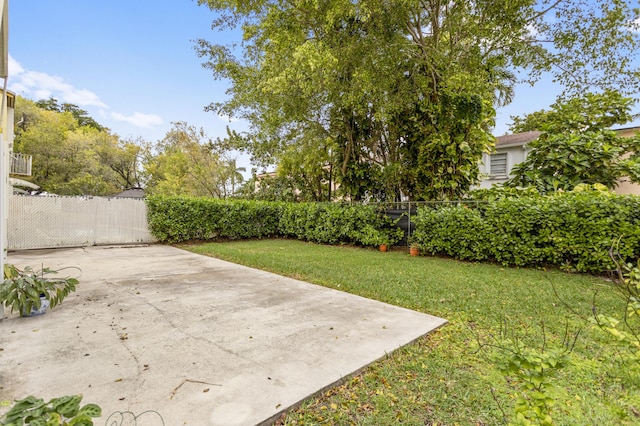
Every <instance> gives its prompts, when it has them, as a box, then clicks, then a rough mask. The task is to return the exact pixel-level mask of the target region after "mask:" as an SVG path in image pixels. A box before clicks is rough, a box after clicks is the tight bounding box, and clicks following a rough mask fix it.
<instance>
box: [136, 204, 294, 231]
mask: <svg viewBox="0 0 640 426" xmlns="http://www.w3.org/2000/svg"><path fill="white" fill-rule="evenodd" d="M146 202H147V208H148V220H149V230H150V231H151V233H152V234H153V235H154V236H155V237H156V238H158V239H159V240H160V241H166V242H170V243H175V242H180V241H187V240H210V239H241V238H264V237H268V236H275V235H278V223H279V217H280V215H281V212H282V204H280V203H274V202H259V201H245V200H234V201H229V200H220V199H215V198H204V197H201V198H194V197H167V196H161V195H154V196H150V197H147V199H146Z"/></svg>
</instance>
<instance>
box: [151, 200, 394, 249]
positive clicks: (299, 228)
mask: <svg viewBox="0 0 640 426" xmlns="http://www.w3.org/2000/svg"><path fill="white" fill-rule="evenodd" d="M147 207H148V216H149V229H150V230H151V233H152V234H153V235H154V236H155V237H156V238H158V239H159V240H160V241H167V242H170V243H175V242H180V241H187V240H212V239H214V240H215V239H233V240H235V239H246V238H265V237H273V236H283V237H289V238H297V239H300V240H305V241H313V242H316V243H324V244H343V243H345V244H363V245H374V246H376V245H379V244H382V242H387V244H394V243H396V242H398V241H399V240H400V239H402V237H403V232H402V230H401V229H399V228H398V227H397V226H396V225H397V220H396V221H393V220H392V219H390V218H389V217H387V216H385V215H384V214H383V212H381V211H379V210H378V208H377V207H375V206H371V205H369V206H363V205H348V204H334V203H279V202H266V201H247V200H233V201H230V200H227V201H224V200H218V199H213V198H192V197H166V196H157V195H156V196H151V197H147Z"/></svg>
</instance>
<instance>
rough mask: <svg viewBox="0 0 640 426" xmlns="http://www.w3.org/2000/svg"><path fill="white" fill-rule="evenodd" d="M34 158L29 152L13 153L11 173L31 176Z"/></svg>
mask: <svg viewBox="0 0 640 426" xmlns="http://www.w3.org/2000/svg"><path fill="white" fill-rule="evenodd" d="M32 160H33V158H32V157H31V155H28V154H18V153H15V152H14V153H12V154H11V168H10V169H9V174H12V175H19V176H31V162H32Z"/></svg>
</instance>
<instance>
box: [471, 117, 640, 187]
mask: <svg viewBox="0 0 640 426" xmlns="http://www.w3.org/2000/svg"><path fill="white" fill-rule="evenodd" d="M617 132H618V134H619V135H620V136H622V137H626V138H629V137H633V136H635V135H637V134H639V133H640V128H639V127H630V128H626V129H619V130H617ZM502 152H506V153H507V170H508V175H507V176H491V175H490V173H489V172H490V155H489V154H486V153H485V154H482V163H481V164H480V174H481V181H480V183H479V184H478V186H477V188H491V186H492V185H493V184H501V183H504V182H506V181H507V180H509V178H510V175H511V169H512V168H513V166H515V165H516V164H518V163H520V162H522V161H524V160H525V159H526V158H527V150H526V143H520V144H517V145H511V146H500V145H497V146H496V153H502ZM614 192H615V193H616V194H620V195H623V194H633V195H640V185H639V184H636V183H632V182H630V181H629V178H623V179H620V180H619V181H618V186H617V187H616V188H615V190H614Z"/></svg>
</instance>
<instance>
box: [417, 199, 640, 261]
mask: <svg viewBox="0 0 640 426" xmlns="http://www.w3.org/2000/svg"><path fill="white" fill-rule="evenodd" d="M416 226H417V228H416V232H415V233H414V238H415V240H416V241H417V242H418V243H419V245H420V247H421V248H422V249H423V250H425V251H427V252H429V253H432V254H446V255H449V256H453V257H456V258H459V259H467V260H491V261H497V262H500V263H502V264H504V265H515V266H542V265H556V266H560V267H563V268H569V269H575V270H577V271H582V272H596V273H598V272H604V271H609V270H612V269H615V264H614V263H613V261H612V260H611V259H610V257H609V249H610V248H611V247H612V246H613V245H614V244H615V245H616V247H617V252H618V254H619V256H620V257H621V258H622V259H624V260H625V261H627V260H632V259H636V258H638V257H639V256H640V197H637V196H628V195H626V196H622V195H614V194H612V193H610V192H607V191H598V190H592V189H590V188H580V189H579V190H577V191H574V192H566V193H555V194H554V195H551V196H525V197H502V198H497V199H495V200H494V201H492V202H488V203H485V204H478V205H477V206H471V208H468V207H467V206H447V207H441V208H438V209H433V208H431V207H430V208H421V209H419V210H418V215H417V218H416ZM618 240H619V241H620V242H619V243H617V242H618Z"/></svg>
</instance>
